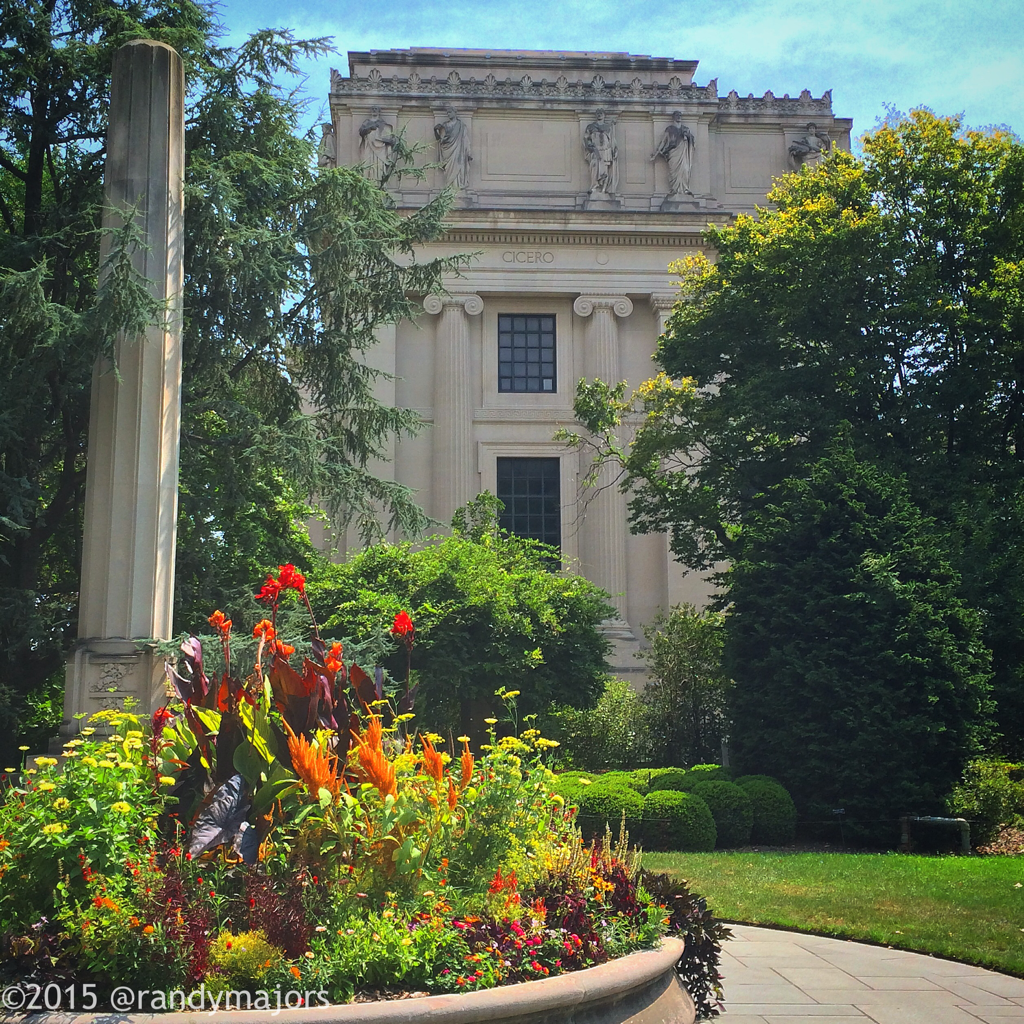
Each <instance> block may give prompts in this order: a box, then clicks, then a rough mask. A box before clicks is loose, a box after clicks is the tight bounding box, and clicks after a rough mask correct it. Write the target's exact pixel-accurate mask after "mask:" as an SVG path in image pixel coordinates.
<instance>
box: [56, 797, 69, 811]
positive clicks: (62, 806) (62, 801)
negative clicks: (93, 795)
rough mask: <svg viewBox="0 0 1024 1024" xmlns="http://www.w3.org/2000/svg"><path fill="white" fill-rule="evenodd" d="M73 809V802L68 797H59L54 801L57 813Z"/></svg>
mask: <svg viewBox="0 0 1024 1024" xmlns="http://www.w3.org/2000/svg"><path fill="white" fill-rule="evenodd" d="M70 807H71V801H70V800H69V799H68V798H67V797H66V796H59V797H57V799H56V800H54V801H53V809H54V810H55V811H66V810H68V809H69V808H70Z"/></svg>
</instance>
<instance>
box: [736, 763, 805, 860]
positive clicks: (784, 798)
mask: <svg viewBox="0 0 1024 1024" xmlns="http://www.w3.org/2000/svg"><path fill="white" fill-rule="evenodd" d="M736 785H737V786H739V787H740V788H741V789H742V790H744V791H745V792H746V794H747V796H749V797H750V803H751V806H752V809H753V812H754V825H753V828H752V829H751V830H750V841H751V842H752V843H764V844H766V845H768V846H783V845H785V844H786V843H791V842H793V839H794V838H795V837H796V806H795V805H794V804H793V798H792V797H791V796H790V795H789V793H787V792H786V790H785V789H784V788H783V787H782V786H780V785H779V783H777V782H773V781H771V780H770V779H763V778H756V777H753V776H745V777H743V778H739V779H737V780H736Z"/></svg>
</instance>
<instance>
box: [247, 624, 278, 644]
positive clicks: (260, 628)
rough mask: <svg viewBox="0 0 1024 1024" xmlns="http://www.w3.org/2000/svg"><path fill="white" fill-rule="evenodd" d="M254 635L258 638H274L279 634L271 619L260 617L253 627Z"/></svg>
mask: <svg viewBox="0 0 1024 1024" xmlns="http://www.w3.org/2000/svg"><path fill="white" fill-rule="evenodd" d="M252 635H253V636H254V637H255V638H256V639H257V640H273V639H274V637H275V636H277V630H276V629H274V624H273V623H272V622H271V621H270V619H260V621H259V622H257V623H256V625H255V626H253V628H252Z"/></svg>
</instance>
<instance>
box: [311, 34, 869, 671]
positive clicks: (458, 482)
mask: <svg viewBox="0 0 1024 1024" xmlns="http://www.w3.org/2000/svg"><path fill="white" fill-rule="evenodd" d="M696 70H697V62H696V61H686V60H673V59H668V58H652V57H645V56H633V55H631V54H625V53H575V52H554V51H534V52H531V51H510V50H490V51H488V50H440V49H413V50H373V51H370V52H369V53H350V54H349V76H348V77H344V76H343V75H341V74H339V73H338V72H336V71H334V72H332V74H331V91H330V111H331V121H330V123H329V124H327V125H325V126H324V128H323V132H324V138H323V140H322V142H321V148H320V154H321V156H320V162H321V164H323V165H331V164H333V163H334V162H335V161H337V162H338V163H341V164H362V165H363V166H364V167H365V168H366V173H367V174H368V175H372V176H375V177H378V178H379V176H380V175H381V174H382V172H383V171H384V169H385V168H386V167H387V166H388V162H389V160H390V159H391V157H392V151H393V147H394V144H395V139H396V135H397V133H399V132H401V133H403V137H404V139H405V141H406V142H407V143H419V144H421V145H422V146H423V148H424V149H425V150H426V153H427V155H428V156H430V157H431V158H432V160H433V161H434V162H436V164H437V168H436V169H435V170H432V171H430V172H429V173H428V175H427V177H426V179H425V180H423V181H414V180H411V179H410V178H408V177H403V178H402V179H401V180H400V181H399V183H398V184H393V181H394V179H392V180H391V182H389V188H391V190H392V191H393V194H394V196H395V199H396V201H397V202H398V204H399V206H400V207H403V208H416V207H419V206H421V205H423V204H424V203H425V202H427V201H428V200H429V199H430V198H431V197H433V196H436V195H437V193H438V192H439V190H440V189H441V188H443V187H444V186H445V185H449V186H451V187H452V188H455V189H457V190H458V199H457V203H456V208H455V209H454V210H453V211H452V213H451V215H450V216H449V218H448V222H449V224H450V227H449V229H448V231H447V232H446V234H445V235H444V237H443V238H442V239H441V240H440V241H438V242H437V243H435V244H433V245H430V246H425V247H424V255H429V254H433V253H437V254H440V253H445V254H453V253H466V252H474V253H478V254H479V255H478V256H477V257H476V258H475V260H474V261H473V263H472V265H471V267H470V268H469V270H468V271H467V272H466V273H465V275H464V276H463V277H461V278H458V279H455V280H452V281H450V282H449V283H448V289H449V292H450V294H448V295H446V296H443V297H435V296H430V297H428V298H427V299H426V300H425V302H424V314H423V316H422V318H421V319H420V321H419V322H418V323H416V324H402V325H400V326H399V327H398V328H397V329H395V328H392V329H391V330H390V331H389V332H385V333H384V334H383V335H382V337H381V339H380V345H379V347H378V349H377V351H376V352H375V353H374V359H375V362H377V364H378V365H379V366H381V367H382V368H384V369H386V370H388V371H389V372H391V373H393V374H394V375H395V378H396V380H395V382H394V383H393V384H390V385H388V386H387V387H386V389H385V392H386V393H385V394H384V395H383V397H385V398H386V399H388V400H389V401H391V402H392V403H393V404H396V405H399V406H403V407H408V408H413V409H416V410H417V411H418V412H419V413H420V415H421V416H422V417H423V419H424V420H425V421H426V423H427V424H428V425H429V426H428V428H427V429H425V430H424V431H423V432H422V433H421V434H420V435H419V436H418V437H416V438H414V439H412V440H404V441H402V442H401V443H400V444H398V445H397V446H396V449H395V451H394V460H393V462H392V463H391V464H390V466H388V467H385V468H384V472H386V473H392V474H394V476H395V478H397V479H398V480H399V481H401V482H402V483H405V484H407V485H409V486H410V487H412V488H414V489H415V490H416V492H417V494H418V496H419V499H420V501H421V504H422V505H423V507H424V508H425V509H426V510H427V511H428V512H429V513H430V514H431V515H433V516H434V517H435V518H436V519H438V520H440V521H442V522H447V521H448V520H449V519H450V518H451V515H452V512H453V510H454V509H455V508H457V507H458V506H460V505H462V504H464V503H465V502H466V501H467V500H469V499H470V498H472V497H474V496H475V495H476V494H477V493H478V492H480V491H481V490H484V489H486V490H490V491H491V492H493V493H496V494H497V495H498V496H499V497H500V498H501V499H502V500H503V501H504V502H505V505H506V513H505V524H506V525H507V526H509V527H510V528H511V529H513V530H515V531H516V532H520V533H524V534H528V535H530V536H536V537H540V538H541V539H544V540H547V541H550V542H553V543H555V544H558V545H559V546H560V547H561V549H562V552H563V554H564V555H565V557H566V558H567V559H568V560H569V562H570V563H575V565H576V566H577V567H578V568H579V569H581V570H582V572H583V573H584V574H585V575H587V576H588V577H589V578H590V579H592V580H594V581H595V582H596V583H598V584H600V585H601V586H602V587H604V588H605V589H606V590H608V591H609V593H610V594H612V596H613V600H614V603H615V605H616V608H617V609H618V614H619V617H618V621H616V622H613V623H609V625H608V628H609V632H610V635H611V636H612V637H613V638H614V639H615V640H616V652H615V657H614V659H613V661H614V664H615V667H616V669H617V671H618V672H619V673H620V674H623V675H626V676H627V677H628V675H629V674H631V673H638V672H640V671H642V669H641V667H640V666H639V665H638V663H637V662H636V661H635V659H634V657H633V655H634V653H635V651H636V649H637V647H638V638H639V637H640V627H641V625H642V624H643V623H645V622H648V621H650V619H651V618H653V616H654V615H655V614H656V613H657V612H658V611H659V610H662V609H666V608H667V607H669V606H670V605H672V604H675V603H677V602H679V601H684V600H687V601H693V602H695V603H698V604H700V603H703V601H704V599H705V598H706V595H707V592H708V588H707V584H706V582H705V581H704V580H703V579H702V578H701V577H699V576H698V575H696V574H687V573H685V572H683V571H682V570H681V569H680V567H679V566H678V565H677V564H676V563H675V562H674V561H673V560H672V558H671V557H670V555H669V552H668V545H667V541H666V538H665V537H664V536H660V535H650V536H632V535H631V534H630V533H629V530H628V528H627V521H626V504H625V499H624V498H623V496H621V495H620V494H618V493H617V492H616V491H615V490H614V489H613V488H609V489H605V490H603V491H601V492H600V493H598V494H597V495H596V496H593V497H592V499H591V500H589V501H580V500H578V499H579V498H580V493H579V483H580V481H581V480H582V477H583V475H585V472H586V467H581V465H580V459H579V457H578V456H577V455H576V454H575V453H574V452H570V451H567V450H566V449H565V447H564V446H562V445H560V444H559V443H557V442H556V441H555V440H553V436H554V434H555V432H556V431H557V429H558V428H559V427H560V426H563V425H571V424H573V422H574V421H573V414H572V401H573V394H574V391H575V385H576V382H577V381H578V380H579V379H580V378H581V377H586V378H594V377H600V378H602V379H604V380H607V381H618V380H622V379H625V380H628V381H629V382H631V383H632V384H636V383H638V382H640V381H641V380H643V379H645V378H646V377H648V376H650V374H651V372H652V370H653V367H652V363H651V355H652V353H653V352H654V350H655V345H656V341H657V338H658V335H659V334H660V333H661V331H662V329H663V326H664V323H665V320H666V318H667V316H668V314H669V311H670V308H671V306H672V303H673V299H674V296H673V286H672V280H671V278H670V275H669V273H668V270H667V268H668V264H669V263H670V262H671V261H673V260H676V259H679V258H681V257H682V256H685V255H686V254H688V253H693V252H694V251H696V250H698V249H700V248H701V246H702V240H701V232H702V230H703V229H704V228H705V227H706V226H707V225H708V224H716V225H718V224H725V223H728V222H729V221H730V220H731V219H732V218H733V217H734V216H735V215H736V214H738V213H740V212H749V213H753V212H754V211H755V208H756V207H757V205H758V204H762V205H763V204H764V202H765V195H766V193H767V191H768V189H769V188H770V185H771V180H772V178H773V177H775V176H778V175H780V174H783V173H785V172H786V171H789V170H794V169H797V168H799V167H800V166H801V165H803V164H808V163H813V162H815V161H816V160H817V159H819V158H820V156H821V154H822V153H824V152H826V151H827V150H828V149H829V148H830V147H831V146H835V145H838V146H840V147H842V148H849V142H850V129H851V124H852V122H851V121H850V120H849V119H847V118H837V117H835V116H833V113H832V98H831V94H830V93H825V95H824V96H822V97H820V98H814V97H812V96H811V94H810V93H809V92H807V91H806V90H805V91H804V92H803V93H801V94H800V95H799V96H797V97H790V96H788V95H787V96H782V97H777V96H774V95H773V94H772V93H771V92H768V93H766V94H765V95H764V96H761V97H754V96H746V97H741V96H738V95H737V94H736V93H735V92H729V93H726V94H721V93H720V91H719V89H718V85H717V81H716V80H714V79H712V80H711V81H710V82H708V83H707V84H704V85H700V84H697V83H696V82H695V81H694V74H695V72H696Z"/></svg>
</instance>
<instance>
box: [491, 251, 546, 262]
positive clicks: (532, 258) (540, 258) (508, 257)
mask: <svg viewBox="0 0 1024 1024" xmlns="http://www.w3.org/2000/svg"><path fill="white" fill-rule="evenodd" d="M501 261H502V263H554V262H555V254H554V253H553V252H544V251H543V250H539V249H506V250H505V251H504V252H503V253H502V254H501Z"/></svg>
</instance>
